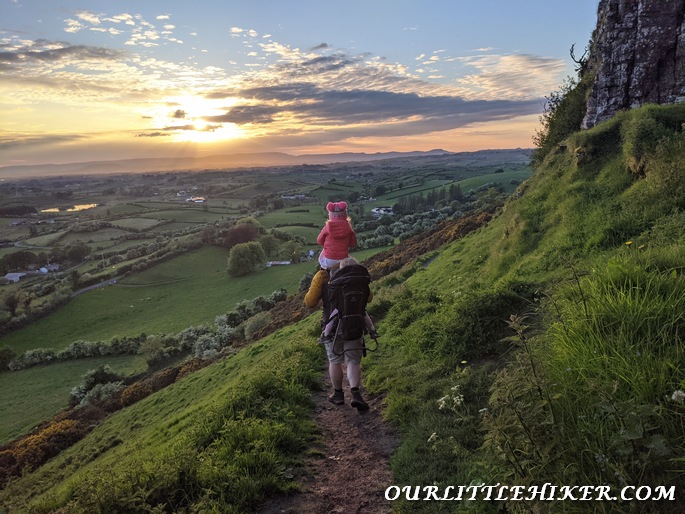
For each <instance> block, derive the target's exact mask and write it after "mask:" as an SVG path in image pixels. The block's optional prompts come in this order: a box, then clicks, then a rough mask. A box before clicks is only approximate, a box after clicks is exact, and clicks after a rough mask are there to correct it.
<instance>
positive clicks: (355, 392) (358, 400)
mask: <svg viewBox="0 0 685 514" xmlns="http://www.w3.org/2000/svg"><path fill="white" fill-rule="evenodd" d="M350 392H351V393H352V401H351V402H350V405H351V406H352V407H354V408H355V409H357V410H358V411H359V412H361V411H366V410H369V404H368V403H366V402H365V401H364V398H362V393H360V392H359V389H358V388H356V387H355V388H354V389H350Z"/></svg>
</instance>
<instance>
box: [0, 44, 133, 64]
mask: <svg viewBox="0 0 685 514" xmlns="http://www.w3.org/2000/svg"><path fill="white" fill-rule="evenodd" d="M39 43H42V44H43V45H45V43H46V42H45V41H42V40H39V41H37V42H36V44H32V45H28V46H25V47H21V48H19V49H17V50H15V51H13V52H0V63H5V64H10V63H19V62H22V63H30V62H36V61H38V62H55V61H62V60H82V61H114V60H117V59H121V58H122V57H124V56H125V55H126V53H125V52H124V51H122V50H112V49H109V48H103V47H97V46H86V45H68V44H67V46H62V47H54V45H53V47H52V48H40V47H39V46H38V44H39ZM37 47H38V48H37Z"/></svg>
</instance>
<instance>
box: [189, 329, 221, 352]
mask: <svg viewBox="0 0 685 514" xmlns="http://www.w3.org/2000/svg"><path fill="white" fill-rule="evenodd" d="M221 348H222V346H221V342H220V341H219V340H218V339H217V338H216V337H215V336H214V335H212V334H204V335H202V336H200V337H199V338H198V339H197V341H196V342H195V345H194V346H193V355H194V356H195V357H202V358H208V357H214V356H215V355H217V354H218V353H219V351H220V350H221Z"/></svg>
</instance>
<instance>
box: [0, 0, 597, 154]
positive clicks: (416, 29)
mask: <svg viewBox="0 0 685 514" xmlns="http://www.w3.org/2000/svg"><path fill="white" fill-rule="evenodd" d="M597 3H598V0H576V1H573V2H569V1H568V0H519V1H512V0H479V1H474V0H421V1H419V0H346V1H345V2H333V1H330V0H318V1H310V0H116V1H115V0H110V1H103V0H79V1H75V0H0V166H14V165H31V164H44V163H69V162H88V161H98V160H113V159H128V158H143V157H176V156H178V157H180V156H183V157H191V156H207V155H223V154H234V153H252V152H285V153H289V154H293V155H302V154H321V153H339V152H367V153H374V152H385V151H419V150H423V151H427V150H431V149H438V148H440V149H443V150H447V151H453V152H461V151H475V150H480V149H492V148H517V147H522V148H530V147H532V146H533V144H532V140H531V138H532V136H533V134H534V133H535V130H536V129H538V128H539V117H540V114H541V113H542V112H543V108H544V103H545V96H546V95H549V93H550V92H552V91H555V90H557V89H558V87H559V85H560V84H561V83H562V81H563V80H564V79H565V78H566V77H568V76H573V75H575V71H574V63H573V61H572V59H571V57H570V55H569V50H570V48H571V45H575V48H576V55H577V56H579V55H581V54H582V53H583V50H584V49H585V47H586V46H587V44H588V41H589V39H590V36H591V34H592V30H593V29H594V27H595V25H596V21H597V18H596V16H597Z"/></svg>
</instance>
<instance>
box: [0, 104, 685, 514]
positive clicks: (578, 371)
mask: <svg viewBox="0 0 685 514" xmlns="http://www.w3.org/2000/svg"><path fill="white" fill-rule="evenodd" d="M664 109H668V110H669V111H668V112H669V113H670V114H669V116H671V117H676V118H677V120H678V123H674V124H671V125H673V127H680V123H682V121H685V107H684V106H671V107H669V108H664ZM643 117H651V118H653V119H654V120H656V121H657V122H659V123H660V121H659V120H660V119H661V118H663V117H666V116H665V115H664V112H663V110H662V109H661V108H660V109H657V110H655V109H653V108H644V109H636V110H633V111H629V112H626V113H622V114H620V115H618V116H617V117H616V118H615V119H613V120H610V121H609V122H607V123H604V124H600V125H598V126H597V127H595V128H594V129H591V130H587V131H583V132H581V133H579V134H576V135H574V136H572V137H571V138H570V139H569V141H568V145H567V147H566V149H563V148H558V149H556V150H555V151H554V152H552V153H551V154H550V155H549V156H548V157H547V158H546V160H545V162H544V163H543V165H542V166H541V167H540V168H539V169H538V170H536V172H535V174H534V175H533V176H532V177H531V178H530V179H529V180H528V181H527V183H526V184H525V186H524V187H523V188H522V190H523V191H524V193H523V195H522V196H520V197H519V198H513V199H511V200H510V201H508V202H507V204H506V205H505V206H504V208H503V209H502V210H501V211H500V212H499V213H498V215H497V216H496V217H495V218H494V219H493V220H492V222H491V223H489V224H488V225H487V226H485V227H482V228H481V229H479V230H476V231H474V232H472V233H470V234H469V235H468V236H467V237H465V238H463V239H460V240H457V241H454V242H452V243H450V244H449V245H447V246H446V247H444V248H443V249H442V250H441V251H440V252H438V253H439V254H438V255H437V258H436V259H435V260H434V261H433V262H431V263H430V264H429V265H428V266H426V267H424V266H421V265H417V266H414V267H413V268H412V267H408V268H407V269H403V270H400V271H399V272H396V275H395V276H390V277H386V278H384V280H383V283H384V284H387V286H386V287H385V288H384V289H381V290H376V289H375V290H374V296H375V300H374V302H378V303H377V305H381V306H382V308H381V307H378V309H379V311H381V312H383V313H384V314H385V316H384V318H383V319H382V320H379V323H378V328H379V332H380V333H381V334H382V340H381V342H382V344H381V348H380V350H379V351H378V352H377V353H374V354H372V355H371V356H370V357H369V358H368V360H367V361H365V363H364V371H365V383H366V387H367V388H368V389H369V390H372V391H374V392H376V393H382V394H383V395H384V402H385V410H384V413H385V416H386V417H387V419H388V420H390V421H391V422H393V423H394V424H396V425H397V426H398V427H399V428H400V432H401V434H402V443H401V446H400V447H399V449H398V450H397V452H396V453H395V455H394V456H393V458H392V462H391V464H392V466H393V470H394V473H395V480H396V483H397V484H399V485H429V484H430V485H432V484H435V485H438V486H447V485H455V484H456V485H459V484H463V485H468V484H469V483H472V482H484V483H486V484H496V483H498V482H499V483H503V484H508V485H524V486H528V485H538V486H540V485H542V484H544V483H547V482H549V483H553V484H564V485H571V486H573V485H583V484H586V485H587V484H592V485H599V484H608V485H610V486H612V487H615V488H618V487H620V486H621V485H623V484H629V485H634V486H636V487H639V486H642V485H651V486H654V485H657V484H668V485H674V486H675V487H676V488H678V489H681V488H682V486H683V474H682V463H683V462H685V453H684V450H683V446H682V441H683V438H684V437H685V429H684V428H683V424H682V412H683V405H682V403H678V400H677V399H673V397H672V396H671V395H673V394H674V392H676V391H678V390H681V391H682V390H683V389H685V341H683V334H682V327H683V312H684V310H685V306H684V305H683V301H684V300H683V299H684V298H685V283H684V282H683V276H684V272H685V269H684V268H683V264H682V263H683V262H685V254H684V250H683V248H685V246H684V244H683V243H685V230H683V228H682V225H683V224H682V221H683V214H682V213H683V209H685V188H683V186H682V183H683V182H682V165H681V164H680V163H682V161H683V159H685V135H683V133H682V132H680V131H678V132H674V130H675V129H674V128H671V130H670V132H668V134H667V135H666V136H664V137H661V136H660V137H659V138H654V139H653V140H651V141H652V142H651V143H650V144H647V145H642V144H640V145H636V144H635V140H634V139H635V137H636V136H635V130H637V129H635V130H629V128H630V127H628V128H625V127H623V125H630V124H632V123H636V124H637V125H636V126H637V127H638V128H640V127H643V128H644V127H648V128H649V127H652V128H653V127H654V123H652V122H649V123H647V122H645V121H644V119H641V118H643ZM671 125H669V126H671ZM657 128H658V127H657ZM640 130H642V129H640ZM650 130H651V132H653V133H655V134H661V135H663V134H664V132H663V131H661V130H652V129H651V128H650ZM622 134H628V135H630V137H631V138H632V139H631V141H632V144H631V145H629V146H628V147H626V148H623V146H622V145H623V140H622V137H623V136H622ZM639 142H641V141H639ZM576 148H581V149H583V152H584V155H588V156H589V158H588V160H585V161H583V160H581V159H576V153H575V149H576ZM636 163H637V164H636ZM638 164H639V165H640V166H643V168H641V169H642V170H643V171H644V174H645V176H644V178H639V177H637V176H635V175H634V174H632V173H631V171H630V166H634V165H635V166H637V165H638ZM505 173H506V172H505ZM495 175H496V176H498V177H501V176H503V175H504V173H500V174H495ZM481 178H482V177H481ZM342 189H344V188H342ZM321 191H325V190H324V189H322V190H321ZM628 241H630V242H631V243H632V245H626V244H625V243H626V242H628ZM357 256H358V257H361V255H357ZM287 268H288V267H285V268H282V269H287ZM309 269H310V268H309V267H308V270H309ZM156 280H158V281H163V280H164V277H163V276H159V277H156ZM512 314H513V315H515V316H514V318H512V317H511V316H512ZM315 321H316V320H315V319H313V318H312V319H311V320H307V321H306V322H304V323H300V324H298V325H296V326H291V327H287V328H286V329H284V330H283V331H281V332H278V333H276V334H274V335H273V336H271V337H269V338H268V339H266V340H265V341H263V342H261V343H257V344H256V345H254V346H252V347H250V348H248V349H245V350H243V351H242V352H240V354H239V356H238V357H236V358H234V359H229V360H225V361H222V362H221V363H219V364H216V365H215V366H212V367H210V368H207V369H206V370H203V371H201V372H199V373H198V374H197V375H194V376H192V377H190V378H188V379H187V382H186V383H185V384H184V382H183V381H181V382H179V383H178V384H176V385H175V386H172V388H170V389H169V390H165V391H162V392H160V393H158V394H157V395H154V396H153V397H150V398H148V399H146V400H145V401H144V402H141V404H137V405H135V406H133V407H132V408H131V409H129V410H126V411H122V412H120V413H119V414H117V416H115V417H113V418H112V419H111V420H110V421H108V424H107V425H106V426H105V425H103V427H101V429H98V430H97V431H96V432H94V433H93V434H91V436H89V438H88V439H87V440H84V441H83V442H82V443H79V444H78V445H76V446H75V447H73V449H71V450H69V451H68V452H65V454H63V455H60V456H59V457H58V458H57V459H55V460H54V461H52V462H50V463H48V464H47V465H46V466H44V467H43V468H41V469H40V470H38V471H37V472H36V473H34V474H31V475H27V476H26V477H23V478H22V479H20V480H18V481H17V482H16V483H14V484H13V485H12V486H11V488H10V489H8V490H6V491H5V492H3V493H0V501H2V500H4V501H5V502H7V500H6V498H8V497H12V498H13V502H16V503H12V504H8V508H10V509H11V508H13V507H18V506H20V505H21V504H22V502H33V507H32V508H33V511H34V512H50V511H54V510H58V509H59V508H60V507H62V506H64V505H65V504H66V503H67V502H69V501H71V502H73V503H72V504H71V505H72V506H77V507H80V508H82V509H83V510H88V509H90V510H91V511H98V510H100V511H107V510H110V511H111V510H115V509H116V508H121V506H122V505H123V504H124V503H125V502H135V501H137V502H138V503H137V504H136V503H129V505H131V504H132V505H134V507H131V508H132V509H133V510H136V509H137V510H141V511H143V510H145V509H147V510H150V507H149V506H150V505H151V503H160V504H163V506H164V508H165V509H166V510H169V511H180V510H184V509H186V510H188V507H189V504H192V505H193V506H194V508H195V510H198V511H199V510H203V509H204V510H206V511H211V509H212V508H213V509H215V511H221V512H241V511H242V512H244V511H254V510H256V508H257V502H258V500H256V498H258V497H260V496H259V495H261V494H263V491H265V490H266V489H267V488H269V487H270V488H271V489H273V490H284V489H287V488H288V487H289V486H288V484H287V483H284V482H283V481H280V482H279V481H278V477H279V476H280V477H282V476H286V474H287V473H288V469H289V468H288V466H289V465H290V464H288V463H286V462H288V461H287V459H288V458H292V457H293V455H294V454H297V453H299V454H301V453H302V451H303V446H302V445H303V444H304V442H305V440H306V438H305V439H298V440H297V441H295V440H293V439H291V438H290V435H291V434H292V433H298V432H297V430H298V429H299V430H301V431H303V433H305V434H306V433H307V430H306V426H305V427H303V426H301V425H300V426H295V425H291V424H290V423H291V422H292V421H293V420H297V419H302V418H304V415H305V414H304V412H303V411H302V410H299V406H301V405H302V403H303V398H305V396H304V392H303V391H302V389H300V386H301V385H302V384H304V383H309V387H312V384H311V382H308V380H309V379H311V377H312V376H314V375H311V374H310V373H311V372H313V370H315V368H316V371H317V372H318V371H319V369H320V368H317V366H319V365H320V364H317V365H315V364H314V363H315V362H318V363H321V355H320V354H315V351H314V348H313V347H310V346H307V344H308V343H307V341H308V340H311V338H312V336H313V334H314V333H315V332H316V330H315ZM317 359H319V360H317ZM303 374H304V376H303ZM307 377H309V379H308V378H307ZM283 390H286V391H287V393H286V394H284V395H281V392H282V391H283ZM274 396H275V398H273V397H274ZM270 398H271V399H270ZM274 402H275V403H274ZM281 402H283V403H281ZM298 402H299V403H298ZM281 407H283V409H281ZM274 420H276V423H272V422H273V421H274ZM193 426H194V427H195V428H193ZM284 426H285V427H286V428H285V429H284V428H283V427H284ZM264 427H266V428H264ZM283 430H285V432H284V431H283ZM246 432H249V433H250V434H251V435H250V437H247V436H246ZM281 436H282V437H284V438H285V439H286V440H287V441H288V443H286V444H283V445H279V444H278V443H276V442H274V438H276V439H277V438H278V437H281ZM236 448H240V449H241V450H242V451H241V452H240V454H238V452H236V451H235V449H236ZM265 448H266V449H268V450H269V451H267V452H263V451H261V450H263V449H265ZM284 448H286V449H287V451H286V452H285V453H282V451H283V449H284ZM290 451H292V453H287V452H290ZM283 455H286V457H285V460H280V459H281V457H282V456H283ZM243 458H244V459H247V460H246V461H241V459H243ZM83 462H89V464H87V465H85V466H83V465H82V463H83ZM237 462H243V463H249V464H250V465H251V466H247V464H245V465H243V466H238V467H236V463H237ZM204 463H207V464H206V465H205V464H204ZM258 463H262V464H263V463H266V465H263V466H262V465H259V464H258ZM265 468H268V470H270V471H271V472H272V474H271V475H269V474H268V473H267V469H265ZM248 469H249V470H254V474H253V475H251V476H250V477H249V478H247V479H246V478H245V477H246V470H248ZM105 470H107V471H105ZM274 471H275V475H276V478H274V474H273V472H274ZM241 473H242V474H241ZM110 476H111V477H113V478H111V479H105V477H110ZM179 477H190V478H189V479H188V480H184V481H182V480H181V479H180V478H179ZM181 482H182V483H181ZM233 484H240V486H241V487H240V489H229V488H230V487H232V486H233ZM177 490H183V491H185V492H186V494H187V496H186V497H185V499H177V497H176V496H175V495H174V493H173V492H174V491H177ZM13 495H14V496H13ZM224 498H231V499H232V500H234V502H236V503H233V504H232V505H231V506H229V505H228V504H227V501H228V500H224ZM175 502H178V503H175ZM212 502H221V503H212ZM670 503H671V504H667V503H666V502H663V503H658V504H657V503H650V505H648V506H645V505H636V504H634V505H623V504H622V505H618V504H615V503H603V502H601V504H599V503H598V504H597V505H594V507H595V508H596V510H597V511H598V512H611V511H616V510H617V509H621V510H626V511H631V510H635V511H639V510H643V509H646V510H645V511H647V510H649V511H653V510H655V511H659V512H679V510H681V509H680V508H679V507H677V505H678V504H679V503H678V502H670ZM395 507H396V508H397V509H398V511H402V512H404V511H417V512H421V511H422V512H443V511H445V512H452V511H463V510H467V509H471V510H475V511H477V512H490V511H493V510H494V509H499V508H503V509H506V508H510V509H511V510H514V511H515V510H519V511H538V510H540V511H542V510H544V511H556V510H563V511H565V512H585V511H586V510H587V505H585V504H583V502H577V503H572V502H565V503H564V504H563V505H559V504H554V503H551V504H546V505H544V506H540V505H536V504H534V503H525V504H523V503H519V502H517V504H515V505H513V504H512V505H494V506H493V505H492V504H485V505H480V504H469V505H465V504H454V503H450V504H449V505H447V502H414V504H413V505H409V504H397V505H396V506H395ZM624 507H625V508H624ZM231 509H232V510H231Z"/></svg>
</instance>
